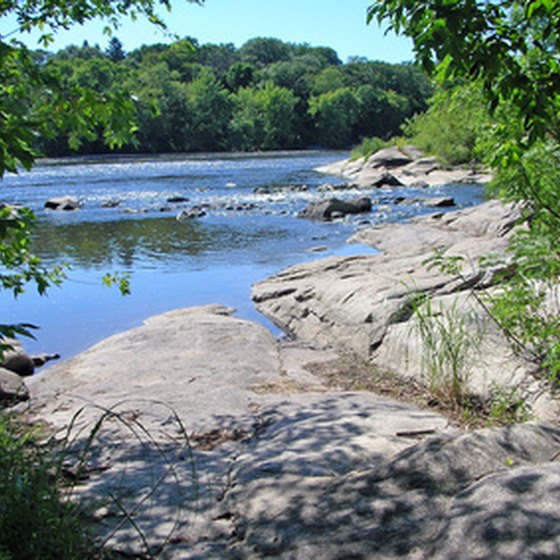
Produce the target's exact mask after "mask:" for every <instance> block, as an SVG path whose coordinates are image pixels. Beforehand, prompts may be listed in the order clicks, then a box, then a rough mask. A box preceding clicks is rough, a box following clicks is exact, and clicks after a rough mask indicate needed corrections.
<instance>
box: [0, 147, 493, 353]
mask: <svg viewBox="0 0 560 560" xmlns="http://www.w3.org/2000/svg"><path fill="white" fill-rule="evenodd" d="M346 156H347V154H346V153H342V152H299V153H269V154H260V155H230V156H224V155H204V156H173V157H165V156H159V157H139V156H131V157H104V158H73V159H67V160H52V161H48V160H45V161H40V162H39V163H38V164H37V165H36V167H34V169H33V170H32V171H31V172H29V173H26V172H22V173H20V174H19V175H7V176H6V177H5V178H4V179H3V181H2V183H1V194H0V201H6V202H9V203H16V204H22V205H25V206H28V207H30V208H32V209H33V210H34V211H35V212H36V214H37V216H38V224H37V227H36V230H35V234H34V250H35V252H36V253H37V254H38V255H39V256H41V257H42V258H43V260H44V262H45V263H46V264H47V265H54V264H60V263H66V264H67V265H68V267H69V268H68V271H67V276H68V279H67V281H65V282H64V284H63V285H62V286H61V287H59V288H53V289H51V290H50V291H49V292H48V295H47V297H39V296H38V295H37V294H36V293H35V291H34V289H33V288H32V287H30V288H29V290H28V291H27V292H26V293H25V294H24V295H22V296H20V298H18V300H14V299H13V298H12V297H11V296H10V295H9V294H7V293H0V323H10V322H29V323H33V324H36V325H38V326H39V327H40V329H39V330H38V331H37V340H36V341H26V342H25V346H26V348H27V349H28V350H29V351H30V352H33V353H34V352H49V353H52V352H58V353H60V354H61V355H62V357H63V358H69V357H71V356H73V355H75V354H77V353H78V352H80V351H82V350H84V349H85V348H87V347H89V346H91V345H92V344H94V343H95V342H97V341H99V340H101V339H103V338H105V337H107V336H109V335H111V334H113V333H115V332H118V331H122V330H124V329H128V328H131V327H133V326H136V325H139V324H141V322H142V321H143V320H144V319H145V318H147V317H149V316H151V315H154V314H158V313H162V312H164V311H168V310H171V309H176V308H180V307H185V306H193V305H203V304H209V303H221V304H225V305H230V306H232V307H235V308H236V309H237V316H239V317H242V318H247V319H251V320H256V321H259V322H261V323H263V324H265V325H266V326H267V327H269V328H271V329H272V330H273V331H274V332H275V333H278V331H277V330H275V329H274V327H273V326H272V325H271V324H270V323H269V322H268V321H267V320H266V319H265V318H264V317H262V316H261V315H260V314H259V313H257V311H256V310H255V309H254V307H253V305H252V302H251V299H250V290H251V285H252V284H253V283H254V282H256V281H258V280H260V279H263V278H265V277H267V276H269V275H271V274H273V273H275V272H277V271H279V270H281V269H283V268H285V267H287V266H289V265H292V264H296V263H301V262H305V261H308V260H311V259H316V258H319V257H324V256H330V255H349V254H357V253H367V252H370V253H371V252H373V250H372V249H371V248H368V247H365V246H359V245H348V244H346V239H347V238H348V237H350V235H352V233H354V232H355V231H356V230H357V229H358V228H361V227H367V226H368V225H371V224H377V223H382V222H386V221H396V220H405V219H407V218H409V217H411V216H414V215H418V214H421V213H426V212H429V211H430V210H429V209H426V208H424V207H422V206H421V205H419V204H412V205H402V204H397V199H398V197H402V196H405V197H407V198H410V197H426V196H429V197H432V196H443V195H445V196H447V195H451V196H453V197H454V198H455V200H456V202H457V204H458V206H461V207H463V206H470V205H473V204H476V203H478V202H479V201H480V200H481V198H482V190H481V188H480V187H477V186H472V185H448V186H444V187H438V188H431V189H409V188H404V187H398V188H395V187H392V188H383V189H372V190H365V191H364V190H363V189H362V190H359V191H358V190H355V191H354V190H348V191H344V192H340V193H337V194H336V196H338V197H340V198H345V197H346V198H351V197H355V196H370V197H371V198H372V199H374V207H373V210H372V212H371V214H368V215H365V216H364V215H360V216H355V217H351V218H348V219H345V220H339V221H333V222H329V223H321V222H311V221H308V220H303V219H299V218H297V217H296V215H297V213H298V212H299V211H300V210H301V209H302V208H304V207H305V205H306V204H308V203H309V202H310V201H313V200H317V199H320V198H324V197H330V196H333V193H332V192H327V191H325V190H324V189H322V188H321V185H323V184H325V183H330V184H334V185H336V184H340V183H342V182H343V180H342V179H339V178H337V177H328V176H325V175H321V174H319V173H317V172H316V171H314V168H315V167H318V166H320V165H325V164H327V163H330V162H334V161H337V160H340V159H343V158H345V157H346ZM61 195H72V196H75V197H77V198H78V199H80V201H81V202H82V203H83V206H82V208H81V209H79V210H77V211H74V212H61V211H51V210H45V209H44V203H45V201H46V200H48V199H49V198H51V197H54V196H61ZM173 197H182V198H184V199H188V200H187V201H184V202H179V203H177V202H175V203H172V202H169V199H171V198H173ZM109 202H111V203H113V204H112V205H111V206H113V207H107V203H109ZM192 206H198V207H203V209H204V211H205V212H206V214H205V215H204V216H202V217H201V218H198V219H194V220H186V221H178V220H177V219H176V216H177V214H178V213H179V212H180V211H181V210H182V209H189V208H191V207H192ZM431 211H433V209H432V210H431ZM107 272H119V273H126V274H129V275H130V281H131V285H132V295H130V296H126V297H123V296H121V295H120V294H119V292H118V290H116V289H109V288H106V287H104V286H102V284H101V281H100V278H101V277H102V276H103V275H104V274H106V273H107Z"/></svg>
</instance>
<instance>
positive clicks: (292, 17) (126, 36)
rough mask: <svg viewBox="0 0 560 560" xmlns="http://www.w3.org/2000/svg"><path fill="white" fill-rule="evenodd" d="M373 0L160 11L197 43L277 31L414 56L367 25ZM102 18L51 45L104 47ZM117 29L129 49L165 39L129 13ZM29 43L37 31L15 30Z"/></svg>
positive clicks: (369, 51)
mask: <svg viewBox="0 0 560 560" xmlns="http://www.w3.org/2000/svg"><path fill="white" fill-rule="evenodd" d="M372 1H373V0H346V1H343V0H206V1H205V3H204V5H202V6H199V5H196V4H191V3H188V2H186V0H182V1H181V0H171V4H172V11H171V12H170V13H169V14H168V13H167V12H165V11H164V12H162V15H164V18H163V19H164V20H165V21H166V23H167V25H168V28H169V31H170V32H171V33H174V34H176V35H178V36H180V37H185V36H191V37H195V38H197V39H198V41H199V43H201V44H203V43H215V44H220V43H233V44H234V45H235V46H236V47H240V46H241V45H243V43H245V42H246V41H248V40H249V39H252V38H254V37H275V38H278V39H281V40H283V41H286V42H294V43H309V44H310V45H313V46H326V47H331V48H333V49H334V50H335V51H336V52H337V53H338V56H339V57H340V59H341V60H342V61H343V62H346V61H347V60H348V58H349V57H352V56H360V57H366V58H368V59H370V60H383V61H386V62H392V63H398V62H406V61H411V60H412V58H413V54H412V47H411V42H410V41H409V40H408V39H407V38H404V37H396V36H394V35H392V34H389V35H385V33H384V31H383V30H382V29H380V28H379V27H378V26H377V24H376V23H374V22H372V23H371V24H370V25H366V10H367V7H368V6H369V5H370V4H371V3H372ZM103 27H104V24H103V23H101V22H90V23H87V24H86V25H84V26H74V27H72V28H71V29H70V30H68V31H64V30H62V31H58V32H57V33H56V38H55V42H54V43H53V44H52V45H50V46H49V50H51V51H56V50H59V49H61V48H64V47H65V46H67V45H70V44H75V45H81V44H82V43H83V42H84V40H87V41H88V42H89V44H91V45H94V44H99V45H100V47H101V48H105V47H106V46H107V44H108V41H109V38H108V37H107V36H106V35H104V34H103ZM13 28H14V23H13V22H12V21H10V20H9V19H8V20H6V19H2V20H0V35H4V34H6V33H8V32H10V31H12V29H13ZM114 35H115V36H116V37H118V38H119V39H120V40H121V41H122V43H123V45H124V48H125V51H131V50H133V49H135V48H137V47H139V46H141V45H143V44H146V45H148V44H153V43H165V42H169V41H171V40H172V39H171V38H166V36H165V35H163V34H162V32H161V31H159V30H158V29H156V28H154V26H153V25H151V24H149V23H148V22H147V21H143V20H140V21H136V22H131V21H130V20H129V19H127V18H125V19H123V20H122V25H121V27H120V29H118V30H117V31H116V32H115V33H114ZM12 37H16V38H18V39H20V40H23V41H24V42H25V43H26V44H27V45H28V46H29V47H31V48H39V46H38V45H37V39H38V37H39V34H38V33H34V34H31V35H29V34H24V35H17V34H16V35H12Z"/></svg>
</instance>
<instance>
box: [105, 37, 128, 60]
mask: <svg viewBox="0 0 560 560" xmlns="http://www.w3.org/2000/svg"><path fill="white" fill-rule="evenodd" d="M105 54H106V55H107V56H108V57H109V60H110V61H111V62H122V61H123V60H124V59H125V58H126V53H125V52H124V47H123V44H122V42H121V41H120V40H119V39H118V38H117V37H111V40H110V41H109V46H108V47H107V50H106V51H105Z"/></svg>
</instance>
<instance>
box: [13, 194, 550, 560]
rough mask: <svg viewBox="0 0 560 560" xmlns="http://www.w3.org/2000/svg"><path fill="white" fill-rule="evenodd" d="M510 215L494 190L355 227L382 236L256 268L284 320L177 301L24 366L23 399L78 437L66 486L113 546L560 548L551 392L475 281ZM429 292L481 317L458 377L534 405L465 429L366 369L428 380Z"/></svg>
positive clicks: (460, 553)
mask: <svg viewBox="0 0 560 560" xmlns="http://www.w3.org/2000/svg"><path fill="white" fill-rule="evenodd" d="M518 218H519V212H518V209H516V208H515V207H511V206H503V205H501V204H499V203H498V202H495V201H494V202H489V203H486V204H484V205H482V206H479V207H475V208H472V209H468V210H462V211H460V212H457V213H447V214H441V213H436V214H432V215H431V216H429V217H424V218H419V219H417V220H415V221H414V222H412V223H407V224H385V225H382V226H376V227H374V228H367V229H364V230H363V231H360V232H359V233H358V234H357V236H356V237H355V238H354V240H355V241H359V242H360V243H365V244H369V245H372V246H374V247H376V248H377V249H380V250H381V251H382V253H380V254H377V255H375V254H370V255H354V256H345V257H344V256H338V257H336V256H331V257H329V258H326V259H321V260H315V261H313V262H309V263H304V264H300V265H297V266H295V267H291V268H289V269H287V270H284V271H283V272H281V273H278V274H276V275H274V276H272V277H270V278H268V279H267V280H264V281H262V282H258V283H256V284H255V287H254V291H253V297H254V299H255V301H256V303H257V305H258V307H259V308H260V309H261V310H262V311H264V312H265V313H266V314H267V315H268V316H269V317H270V318H271V319H272V320H273V321H274V322H275V323H276V324H277V325H279V326H280V327H282V329H283V330H284V331H285V332H288V333H289V334H291V335H292V338H291V339H282V340H277V339H276V338H275V337H274V336H272V335H271V333H270V332H269V331H268V330H267V329H265V328H264V327H263V326H261V325H258V324H256V323H254V322H250V321H246V320H242V319H239V318H237V317H233V316H232V309H230V308H227V307H224V306H221V305H213V306H204V307H197V308H188V309H182V310H177V311H173V312H170V313H166V314H163V315H158V316H155V317H152V318H150V319H149V320H147V321H145V322H144V324H143V325H141V326H139V327H137V328H135V329H133V330H129V331H126V332H122V333H120V334H117V335H115V336H112V337H110V338H108V339H106V340H104V341H103V342H100V343H98V344H96V345H95V346H93V347H92V348H91V349H89V350H87V351H86V352H83V353H81V354H80V355H78V356H76V357H75V358H73V359H71V360H68V361H66V362H62V363H59V364H56V365H55V366H53V367H52V368H51V369H50V370H48V371H47V372H45V373H44V374H42V375H39V376H36V377H32V378H31V379H30V381H29V389H30V397H31V399H30V402H29V403H28V404H25V405H20V410H21V411H22V412H25V413H26V414H27V416H28V417H29V418H30V419H31V420H33V421H41V422H43V423H45V424H46V426H48V429H49V430H50V431H53V430H54V431H55V432H56V433H58V434H59V437H60V438H64V437H66V438H69V441H70V442H71V443H70V446H69V447H70V452H69V454H68V457H67V463H66V465H65V468H66V469H67V471H68V472H70V473H79V474H80V476H79V482H78V483H77V485H76V488H75V492H76V494H77V495H78V496H79V497H80V498H81V499H82V500H84V502H85V503H87V504H89V507H88V510H87V511H88V512H89V515H90V518H91V520H92V521H93V522H94V528H95V530H96V532H97V535H98V537H99V538H100V540H101V541H102V542H105V544H106V546H107V547H108V548H109V549H111V550H113V551H115V552H117V553H121V554H125V555H144V556H148V557H156V558H166V559H168V558H169V559H175V558H176V559H184V558H216V559H217V558H232V559H233V558H267V557H268V558H270V557H275V558H285V559H286V560H287V559H288V558H309V559H311V558H326V559H333V560H334V558H340V557H358V558H379V559H387V558H395V559H396V558H409V559H411V560H412V559H420V558H421V559H426V560H427V559H431V558H440V559H445V558H455V557H461V558H473V559H474V558H516V559H517V558H524V557H527V558H528V557H533V556H536V555H539V554H542V555H544V554H548V555H552V556H554V555H558V554H560V533H559V531H558V526H560V524H559V521H560V516H559V515H558V513H557V503H558V499H559V498H560V490H559V488H560V484H559V482H560V470H559V467H558V464H559V463H558V461H557V459H558V451H559V450H560V428H558V426H557V425H556V421H557V409H556V408H555V406H556V403H555V401H554V400H552V399H550V398H549V397H547V396H546V395H545V392H544V391H542V387H540V385H539V384H538V380H535V379H534V378H533V377H532V374H533V373H534V372H533V371H532V370H531V369H530V367H529V365H530V364H527V363H525V362H523V360H522V359H521V358H519V357H518V356H514V355H512V354H507V353H504V352H507V351H506V348H505V346H504V345H503V342H504V341H503V340H502V339H501V338H500V333H499V332H497V330H496V329H495V328H493V327H492V325H491V324H490V323H489V322H488V321H486V323H484V316H483V314H482V313H481V311H480V309H477V308H476V307H473V302H472V300H471V299H470V298H469V297H468V296H469V294H470V293H471V290H473V289H474V290H476V293H482V292H483V291H484V290H487V289H491V285H492V281H491V280H492V277H493V275H494V274H495V272H496V270H495V269H489V270H481V269H478V268H476V262H477V259H478V257H479V256H480V255H482V254H484V253H486V252H488V251H492V252H495V253H503V251H504V250H505V247H506V245H507V241H508V238H509V236H510V235H511V232H512V231H513V228H514V227H515V226H516V224H517V221H518ZM434 248H439V249H445V250H446V254H448V255H466V256H468V258H469V260H468V266H469V269H468V271H466V272H465V277H464V278H457V276H456V275H453V274H445V273H442V272H441V271H438V270H437V269H427V268H426V267H425V265H424V264H423V263H424V261H425V260H426V258H427V257H429V256H430V255H432V254H433V250H434ZM471 265H472V270H471ZM418 294H430V295H431V296H433V298H434V306H437V308H438V310H439V309H441V311H439V313H438V314H436V315H435V316H434V317H430V320H437V319H436V317H437V316H441V315H443V314H445V311H446V310H447V309H453V310H456V311H458V312H461V313H467V314H468V315H469V317H470V320H469V323H468V325H467V327H466V328H468V329H474V330H475V331H476V330H477V329H478V328H479V327H480V328H481V335H482V338H480V339H477V340H479V342H478V344H477V346H476V348H474V349H473V348H466V349H465V351H466V352H467V353H468V357H469V359H470V361H469V364H471V363H472V369H469V370H468V375H467V376H466V378H465V387H464V388H465V389H468V390H469V391H470V392H472V393H473V394H478V395H480V397H481V399H484V398H486V395H487V394H488V393H486V392H485V391H488V390H491V389H493V387H494V386H493V385H492V383H491V382H492V381H497V382H498V383H499V384H501V386H502V387H522V388H523V390H524V391H525V390H526V391H527V393H526V398H527V401H526V402H527V403H529V404H531V406H532V407H533V413H534V414H537V415H539V416H540V421H539V422H533V423H525V424H522V425H519V426H510V427H501V428H500V427H497V428H485V429H481V430H476V431H471V432H466V431H464V429H463V428H461V427H459V426H458V425H457V424H455V423H454V422H452V421H450V420H449V418H448V417H446V416H444V415H442V414H440V413H439V412H437V409H436V408H434V407H433V403H432V408H429V407H426V408H419V407H418V406H415V405H413V404H407V403H405V402H398V401H396V400H394V399H391V398H387V397H384V396H380V395H379V394H375V393H374V392H372V391H371V390H368V389H371V386H368V385H366V384H363V385H362V386H360V380H359V376H357V375H356V371H355V370H356V369H357V368H358V366H359V370H360V371H359V375H361V376H365V375H366V372H367V368H372V370H374V368H375V370H377V371H379V369H380V368H383V369H385V370H393V372H394V373H398V374H399V375H401V376H402V379H401V381H400V382H401V383H404V384H405V385H406V384H409V385H410V386H413V387H415V386H418V387H419V386H423V385H426V379H425V378H423V377H422V375H423V374H422V371H424V366H425V361H424V359H423V357H422V349H421V346H422V345H421V340H420V339H419V334H418V328H417V326H416V325H415V316H414V313H413V312H412V311H413V310H412V308H411V305H410V304H411V300H415V299H416V296H417V295H418ZM412 296H415V297H412ZM475 366H477V367H475ZM469 368H470V366H469ZM477 368H478V369H477ZM465 371H466V370H465ZM349 378H353V379H354V380H355V381H356V382H355V383H354V384H347V382H348V379H349ZM388 379H389V378H387V377H385V378H384V382H385V383H390V381H387V380H388ZM349 388H351V389H352V390H348V389H349ZM539 390H540V393H539ZM393 395H395V393H393ZM543 395H544V396H543ZM543 419H544V420H548V421H549V423H543V422H542V420H543ZM69 426H70V435H69V436H68V430H69ZM94 429H95V437H93V440H92V441H90V440H89V436H90V434H91V433H92V430H94ZM84 450H85V451H87V453H85V454H84ZM512 504H514V505H515V507H514V506H512Z"/></svg>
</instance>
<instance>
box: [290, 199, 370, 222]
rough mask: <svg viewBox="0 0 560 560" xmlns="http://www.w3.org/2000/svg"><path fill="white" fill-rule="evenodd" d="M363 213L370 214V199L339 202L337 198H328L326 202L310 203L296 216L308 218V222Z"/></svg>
mask: <svg viewBox="0 0 560 560" xmlns="http://www.w3.org/2000/svg"><path fill="white" fill-rule="evenodd" d="M364 212H371V199H370V198H367V197H363V198H357V199H354V200H348V201H344V200H339V199H338V198H329V199H328V200H321V201H318V202H311V203H310V204H309V205H308V206H307V207H305V208H304V209H303V210H302V211H301V212H300V213H299V214H298V217H299V218H308V219H310V220H323V221H328V220H331V219H333V218H335V217H343V216H346V215H347V214H360V213H364Z"/></svg>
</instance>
